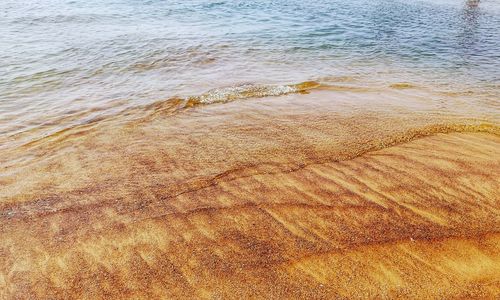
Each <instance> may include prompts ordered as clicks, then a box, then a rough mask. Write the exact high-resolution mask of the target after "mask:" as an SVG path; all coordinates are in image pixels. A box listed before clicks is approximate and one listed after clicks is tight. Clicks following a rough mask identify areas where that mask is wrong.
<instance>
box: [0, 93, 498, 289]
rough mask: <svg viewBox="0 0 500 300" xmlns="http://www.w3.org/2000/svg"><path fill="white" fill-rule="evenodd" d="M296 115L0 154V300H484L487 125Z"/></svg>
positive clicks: (170, 119)
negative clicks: (339, 299)
mask: <svg viewBox="0 0 500 300" xmlns="http://www.w3.org/2000/svg"><path fill="white" fill-rule="evenodd" d="M320 96H321V95H320ZM300 97H302V98H300V99H303V98H307V97H311V96H306V95H301V96H300ZM346 97H348V98H349V101H351V102H352V95H347V96H346ZM297 99H298V98H294V97H290V98H286V97H285V98H280V99H279V100H264V99H263V100H254V101H241V102H239V103H226V104H223V105H212V106H207V107H198V108H194V109H191V110H187V111H185V112H183V113H181V114H176V115H171V114H169V113H167V111H168V110H165V109H164V107H162V106H158V107H157V108H156V109H155V110H154V111H153V112H150V113H148V114H147V115H146V116H144V117H143V118H140V119H137V118H134V119H133V120H132V121H130V122H125V123H124V124H121V126H117V124H116V123H111V124H110V126H106V124H104V125H101V126H100V127H99V128H96V127H92V126H89V127H86V128H84V129H82V128H80V129H72V130H68V131H64V132H61V133H59V134H56V135H53V136H49V137H47V138H45V139H41V140H39V141H37V142H34V143H30V144H28V145H25V146H24V148H23V149H22V150H21V151H20V150H5V151H4V155H3V156H2V157H1V158H0V166H1V169H0V170H1V171H2V172H1V174H2V176H1V177H0V183H1V184H2V190H1V191H0V199H1V201H0V240H1V241H2V243H1V245H0V298H7V299H11V298H13V299H15V298H51V299H67V298H86V299H97V298H120V299H123V298H162V297H168V298H189V299H192V298H229V299H234V298H242V297H243V298H258V299H269V298H275V299H283V298H285V299H286V298H307V299H331V298H333V297H348V298H382V297H390V298H421V299H422V298H427V299H428V298H492V299H494V298H498V297H499V296H500V281H499V279H498V278H500V243H499V241H500V232H499V231H498V228H500V195H499V190H500V177H499V176H498V174H499V171H500V160H499V156H498V153H499V149H500V137H499V135H498V127H497V126H496V125H495V124H492V123H488V122H486V121H482V120H466V119H461V118H454V119H453V120H451V119H447V118H444V117H443V116H441V115H433V114H429V113H427V112H426V111H425V110H422V111H423V112H425V113H419V112H418V111H412V113H411V114H408V113H407V112H406V111H404V109H403V108H400V107H397V106H394V105H393V106H391V107H390V108H380V110H375V109H370V110H366V109H363V108H362V107H361V106H360V107H357V108H356V107H355V108H353V107H351V106H349V107H348V106H347V104H346V103H347V102H348V101H347V98H346V102H343V100H342V97H340V96H339V97H337V100H336V102H335V103H329V102H328V103H327V102H325V101H326V100H321V99H324V97H319V98H317V99H315V100H317V101H311V99H310V98H309V99H305V100H304V101H297ZM322 101H323V102H322ZM387 109H390V110H391V114H390V115H388V114H387V111H386V110H387ZM27 153H28V154H29V155H27Z"/></svg>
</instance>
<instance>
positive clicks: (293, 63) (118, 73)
mask: <svg viewBox="0 0 500 300" xmlns="http://www.w3.org/2000/svg"><path fill="white" fill-rule="evenodd" d="M0 16H1V17H0V74H1V76H0V135H2V138H1V139H0V140H1V141H2V142H3V143H4V145H5V144H6V143H9V142H11V141H13V140H16V139H17V138H18V137H19V136H23V138H24V139H26V140H27V141H29V140H32V139H36V138H39V137H40V136H44V135H48V134H52V133H54V132H57V131H59V130H63V129H65V128H71V127H74V126H77V125H81V124H86V123H89V122H95V121H97V120H100V119H102V118H103V117H104V116H107V115H115V114H117V113H119V112H121V111H124V110H127V109H129V108H134V107H143V106H145V105H148V104H151V103H156V102H157V101H158V100H165V99H172V98H174V97H182V98H186V97H192V96H194V97H198V96H200V95H203V94H204V93H207V92H208V94H209V95H211V96H210V97H212V98H215V100H217V99H218V100H221V99H222V100H225V99H226V100H227V99H230V100H231V99H233V98H245V97H247V96H252V95H253V94H252V91H253V90H252V87H253V86H257V87H258V88H257V90H259V89H260V87H261V86H262V85H266V87H267V85H269V84H271V85H272V86H273V87H275V86H276V85H277V86H278V87H279V88H281V89H278V90H277V91H276V90H273V91H272V92H270V93H269V95H276V94H281V93H282V92H285V93H286V92H287V90H286V89H285V90H284V91H283V90H282V85H286V84H297V83H300V82H304V81H315V82H318V83H322V84H323V85H327V84H335V85H339V84H341V85H349V86H355V87H378V88H387V87H390V86H392V87H396V88H398V87H419V88H423V89H426V90H427V91H433V92H436V93H444V94H446V95H448V96H450V95H451V96H452V97H455V98H457V99H459V100H460V101H465V102H467V103H469V104H470V107H472V108H473V109H476V110H478V111H483V112H491V111H492V110H493V111H494V110H495V109H498V96H499V82H500V50H499V49H500V1H498V0H484V1H481V2H480V3H479V4H478V3H477V2H475V1H460V0H457V1H451V0H439V1H414V0H411V1H410V0H398V1H385V0H376V1H373V0H370V1H368V0H354V1H337V0H333V1H330V0H329V1H321V0H314V1H306V2H304V1H295V0H287V1H284V0H283V1H281V0H280V1H267V0H257V1H237V0H234V1H207V0H195V1H154V0H151V1H132V0H114V1H97V0H89V1H80V0H71V1H69V0H44V1H29V2H26V1H13V0H4V1H2V2H1V3H0ZM400 83H405V84H409V85H398V84H400ZM242 85H243V86H245V87H250V93H249V92H248V89H245V88H244V89H243V94H244V95H243V96H241V95H239V96H236V97H235V96H234V95H233V94H241V93H242V89H241V88H240V87H241V86H242ZM228 87H229V90H228ZM231 87H237V88H236V89H235V90H232V89H231ZM221 91H222V92H221ZM221 93H222V96H221ZM245 93H246V94H245ZM262 95H265V93H264V94H262V93H260V94H258V96H262ZM440 95H442V94H440ZM210 97H209V98H210ZM212 98H210V99H209V100H207V101H205V102H210V101H211V99H212ZM205 100H206V99H205ZM166 101H168V100H166ZM472 108H471V109H472ZM27 132H30V134H26V133H27Z"/></svg>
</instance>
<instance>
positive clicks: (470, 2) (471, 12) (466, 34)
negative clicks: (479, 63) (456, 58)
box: [459, 0, 481, 63]
mask: <svg viewBox="0 0 500 300" xmlns="http://www.w3.org/2000/svg"><path fill="white" fill-rule="evenodd" d="M479 2H480V1H479V0H467V1H466V2H465V5H464V7H463V9H462V12H461V23H462V24H461V25H462V31H461V32H460V35H459V46H460V49H461V54H462V58H463V59H464V60H465V61H464V63H467V59H469V58H470V57H471V56H474V55H479V53H478V52H479V51H480V50H481V49H476V44H477V40H478V37H477V34H476V32H477V30H478V27H479V19H480V9H479Z"/></svg>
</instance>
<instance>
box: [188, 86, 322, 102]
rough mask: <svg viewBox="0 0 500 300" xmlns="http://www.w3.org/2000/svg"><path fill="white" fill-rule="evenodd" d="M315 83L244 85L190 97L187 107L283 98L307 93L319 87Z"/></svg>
mask: <svg viewBox="0 0 500 300" xmlns="http://www.w3.org/2000/svg"><path fill="white" fill-rule="evenodd" d="M319 86H320V84H319V83H318V82H315V81H306V82H302V83H299V84H290V85H254V84H243V85H239V86H232V87H226V88H218V89H213V90H210V91H208V92H206V93H204V94H202V95H200V96H195V97H189V98H188V99H187V106H194V105H197V104H212V103H224V102H230V101H234V100H238V99H247V98H262V97H270V96H281V95H287V94H292V93H305V92H307V91H308V90H311V89H314V88H317V87H319Z"/></svg>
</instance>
